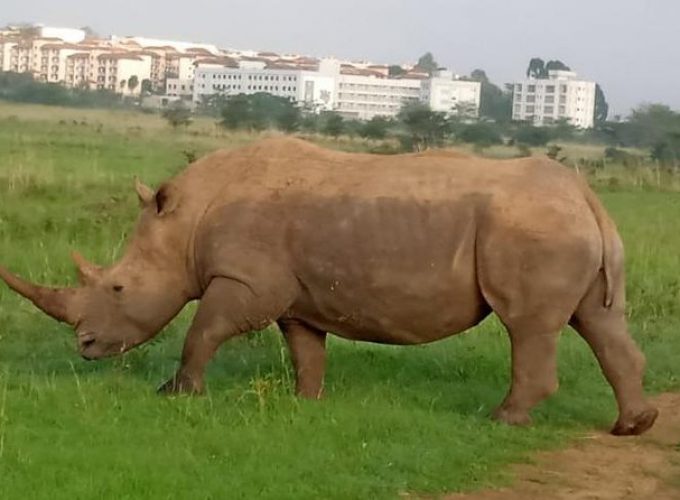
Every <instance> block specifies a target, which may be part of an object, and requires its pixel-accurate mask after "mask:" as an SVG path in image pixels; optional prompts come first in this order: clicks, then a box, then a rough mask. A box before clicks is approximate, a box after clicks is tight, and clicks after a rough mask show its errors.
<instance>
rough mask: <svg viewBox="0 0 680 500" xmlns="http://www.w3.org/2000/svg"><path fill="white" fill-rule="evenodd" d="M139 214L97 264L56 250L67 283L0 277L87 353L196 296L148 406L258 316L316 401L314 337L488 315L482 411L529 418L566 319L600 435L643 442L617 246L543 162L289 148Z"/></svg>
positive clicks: (384, 332)
mask: <svg viewBox="0 0 680 500" xmlns="http://www.w3.org/2000/svg"><path fill="white" fill-rule="evenodd" d="M136 191H137V194H138V196H139V200H140V202H141V205H142V210H141V215H140V217H139V220H138V222H137V225H136V229H135V231H134V233H133V235H132V238H131V241H130V242H129V244H128V246H127V249H126V251H125V253H124V256H123V257H122V259H121V260H120V261H119V262H118V263H116V264H114V265H112V266H111V267H108V268H102V267H98V266H96V265H94V264H91V263H88V262H87V261H86V260H85V259H84V258H83V257H82V256H80V255H78V254H74V260H75V262H76V264H77V268H78V273H79V280H80V285H79V286H78V287H75V288H48V287H44V286H38V285H34V284H32V283H29V282H27V281H25V280H23V279H21V278H19V277H17V276H15V275H13V274H11V273H10V272H9V271H7V270H6V269H4V268H0V277H2V278H3V279H4V281H5V282H6V283H7V284H8V285H9V286H10V287H11V288H12V289H13V290H15V291H16V292H18V293H19V294H21V295H23V296H24V297H26V298H28V299H30V300H31V301H32V302H33V303H34V304H35V305H36V306H37V307H39V308H40V309H42V310H43V311H44V312H45V313H47V314H48V315H50V316H52V317H54V318H56V319H57V320H60V321H63V322H65V323H68V324H70V325H72V326H73V327H74V329H75V332H76V334H77V342H78V346H79V350H80V354H81V355H82V356H83V357H84V358H86V359H97V358H101V357H104V356H109V355H114V354H119V353H122V352H125V351H127V350H128V349H131V348H133V347H135V346H137V345H139V344H141V343H143V342H145V341H147V340H149V339H151V338H152V337H153V336H154V335H156V334H157V332H159V330H161V329H162V327H163V326H164V325H166V324H167V323H168V322H170V321H171V320H172V319H173V317H174V316H175V315H176V314H177V313H178V312H179V311H180V310H181V309H182V308H183V306H184V305H185V304H186V303H187V302H189V301H191V300H196V299H200V304H199V306H198V309H197V312H196V315H195V317H194V319H193V322H192V324H191V327H190V328H189V331H188V334H187V337H186V341H185V344H184V349H183V352H182V358H181V365H180V367H179V369H178V371H177V373H176V374H175V375H174V376H173V377H171V378H170V380H169V381H168V382H167V383H165V384H164V385H162V386H161V388H160V391H162V392H165V393H176V392H189V393H200V392H202V391H203V390H204V382H203V377H204V370H205V367H206V364H207V363H208V362H209V360H210V359H211V358H212V357H213V355H214V354H215V352H216V350H217V349H218V348H219V346H220V345H221V344H222V343H223V342H224V341H226V340H227V339H229V338H231V337H234V336H236V335H239V334H242V333H245V332H249V331H253V330H257V329H261V328H262V327H265V326H267V325H269V324H271V323H273V322H276V323H277V324H278V325H279V327H280V329H281V331H282V333H283V335H284V337H285V340H286V342H287V345H288V347H289V350H290V353H291V359H292V364H293V367H294V370H295V373H296V392H297V394H299V395H300V396H302V397H307V398H318V397H320V395H321V393H322V387H323V377H324V367H325V342H326V335H327V332H332V333H333V334H335V335H338V336H340V337H343V338H345V339H352V340H361V341H369V342H377V343H384V344H401V345H407V344H409V345H410V344H422V343H427V342H433V341H436V340H438V339H442V338H444V337H448V336H450V335H453V334H456V333H459V332H462V331H464V330H467V329H469V328H471V327H473V326H475V325H477V324H478V323H479V322H480V321H482V320H483V319H484V318H485V317H486V316H487V315H489V314H491V313H492V312H493V313H495V314H496V315H497V316H498V318H499V319H500V321H501V322H502V323H503V325H504V326H505V327H506V329H507V331H508V334H509V336H510V341H511V350H512V382H511V386H510V389H509V392H508V394H507V396H506V397H505V399H504V400H503V402H502V403H501V404H500V406H499V407H498V408H497V409H496V410H495V412H494V413H493V416H494V417H495V418H496V419H498V420H500V421H502V422H506V423H509V424H528V423H529V422H530V410H531V409H532V408H533V407H534V406H535V405H536V404H538V403H539V402H540V401H542V400H543V399H544V398H546V397H548V396H549V395H550V394H552V393H553V392H554V391H556V390H557V387H558V378H557V367H556V351H557V343H558V337H559V334H560V331H561V330H562V329H563V327H565V326H566V325H568V324H570V325H571V326H573V328H574V329H575V330H576V331H577V332H578V333H579V334H580V335H581V336H582V337H583V338H584V339H585V340H586V341H587V343H588V344H589V345H590V347H591V348H592V350H593V352H594V354H595V356H596V357H597V359H598V361H599V364H600V366H601V368H602V370H603V372H604V375H605V377H606V379H607V380H608V381H609V383H610V384H611V386H612V388H613V390H614V394H615V396H616V400H617V403H618V409H619V417H618V420H617V422H616V424H615V425H614V427H613V429H612V433H614V434H617V435H627V434H640V433H642V432H644V431H646V430H647V429H649V428H650V427H651V426H652V425H653V423H654V420H655V419H656V417H657V410H656V409H655V408H654V407H653V406H651V405H650V404H649V403H648V402H647V401H646V399H645V396H644V393H643V387H642V377H643V370H644V363H645V360H644V356H643V354H642V353H641V352H640V350H639V349H638V348H637V347H636V345H635V343H634V342H633V340H632V338H631V336H630V335H629V332H628V329H627V324H626V317H625V314H624V304H625V296H624V293H625V291H624V289H625V286H624V285H625V283H624V262H623V246H622V242H621V239H620V237H619V235H618V233H617V230H616V226H615V224H614V222H613V221H612V219H611V218H610V217H609V216H608V215H607V213H606V211H605V209H604V208H603V206H602V205H601V203H600V202H599V201H598V199H597V197H596V196H595V195H594V193H593V192H592V191H591V189H590V188H589V187H588V186H587V184H586V182H585V181H583V180H582V179H581V177H580V176H579V175H577V174H576V173H574V172H573V171H571V170H570V169H568V168H566V167H564V166H562V165H560V164H559V163H557V162H554V161H552V160H549V159H548V158H525V159H512V160H502V161H501V160H491V159H481V158H476V157H470V156H466V155H462V154H457V153H455V152H446V151H443V152H424V153H413V154H404V155H396V156H377V155H370V154H353V153H344V152H336V151H330V150H327V149H323V148H321V147H318V146H315V145H312V144H310V143H308V142H305V141H302V140H300V139H294V138H285V137H284V138H282V137H275V138H269V139H264V140H261V141H258V142H256V143H253V144H251V145H248V146H246V147H243V148H240V149H236V150H228V151H217V152H215V153H213V154H210V155H208V156H206V157H204V158H202V159H200V160H198V161H197V162H195V163H193V164H192V165H190V166H189V167H187V168H186V169H185V170H184V171H183V172H182V173H180V174H179V175H177V176H176V177H174V178H172V179H171V180H169V181H167V182H165V183H164V184H162V185H161V186H160V187H159V188H158V189H157V190H156V191H154V190H152V189H150V188H149V187H147V186H145V185H143V184H142V183H141V182H139V181H136Z"/></svg>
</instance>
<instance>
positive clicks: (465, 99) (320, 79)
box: [166, 53, 480, 120]
mask: <svg viewBox="0 0 680 500" xmlns="http://www.w3.org/2000/svg"><path fill="white" fill-rule="evenodd" d="M196 66H197V67H196V70H195V78H194V81H193V84H192V81H191V78H173V79H168V82H167V83H168V85H167V91H166V93H167V95H168V96H171V97H180V98H187V96H188V95H189V94H190V93H192V92H193V102H194V104H200V103H201V102H203V101H204V100H205V99H206V98H208V97H209V96H213V95H222V96H225V97H228V96H232V95H237V94H255V93H258V92H266V93H269V94H272V95H275V96H280V97H287V98H289V99H291V100H293V101H295V102H298V103H301V104H303V105H304V106H305V107H307V108H309V109H313V110H315V111H324V110H325V111H331V110H333V111H336V112H338V113H340V114H341V115H343V116H345V117H347V118H351V119H358V120H370V119H371V118H373V117H376V116H386V117H394V116H396V115H397V114H398V113H399V111H400V110H401V108H402V106H403V105H404V104H406V103H409V102H423V101H424V102H426V103H428V104H430V105H431V106H432V108H433V109H435V110H438V111H445V112H447V113H453V112H457V111H458V110H459V108H460V106H461V105H463V104H466V105H467V109H469V110H470V114H472V115H474V116H476V115H477V113H478V110H479V96H480V85H479V83H476V82H464V81H461V80H456V79H454V78H453V75H452V74H450V73H446V72H443V73H441V74H440V75H438V76H437V77H436V78H435V79H430V78H429V76H428V75H426V74H422V73H407V74H405V75H404V76H403V77H401V78H391V77H389V76H388V69H387V67H386V66H377V65H369V64H350V63H347V62H345V63H343V62H341V61H338V60H336V59H322V60H315V59H310V58H302V57H289V58H285V57H277V56H276V55H275V54H270V53H260V54H258V55H255V56H253V55H249V56H239V55H237V54H230V56H222V57H212V58H206V59H203V60H199V61H197V63H196ZM192 85H193V88H192Z"/></svg>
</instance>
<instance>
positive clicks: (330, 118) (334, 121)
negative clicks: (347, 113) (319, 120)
mask: <svg viewBox="0 0 680 500" xmlns="http://www.w3.org/2000/svg"><path fill="white" fill-rule="evenodd" d="M322 115H323V116H322V117H323V125H322V127H321V133H322V134H325V135H330V136H332V137H338V136H339V135H341V134H342V133H343V131H344V130H345V119H344V118H343V117H342V115H340V114H338V113H336V112H334V111H326V112H324V113H323V114H322Z"/></svg>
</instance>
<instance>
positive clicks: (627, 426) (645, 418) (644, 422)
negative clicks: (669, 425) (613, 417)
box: [612, 408, 659, 436]
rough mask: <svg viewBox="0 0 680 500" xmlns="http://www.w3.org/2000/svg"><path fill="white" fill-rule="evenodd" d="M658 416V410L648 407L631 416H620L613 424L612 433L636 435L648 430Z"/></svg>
mask: <svg viewBox="0 0 680 500" xmlns="http://www.w3.org/2000/svg"><path fill="white" fill-rule="evenodd" d="M658 416H659V410H657V409H656V408H648V409H646V410H644V411H642V412H640V413H638V414H637V415H635V416H634V417H633V418H625V419H624V418H620V419H619V420H618V421H617V422H616V424H615V425H614V428H613V429H612V434H613V435H614V436H637V435H639V434H642V433H643V432H645V431H647V430H649V428H650V427H652V425H654V422H655V421H656V417H658Z"/></svg>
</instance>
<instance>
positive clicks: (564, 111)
mask: <svg viewBox="0 0 680 500" xmlns="http://www.w3.org/2000/svg"><path fill="white" fill-rule="evenodd" d="M559 111H560V115H562V116H564V115H566V114H567V108H566V107H564V106H560V109H559Z"/></svg>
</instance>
